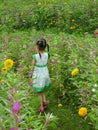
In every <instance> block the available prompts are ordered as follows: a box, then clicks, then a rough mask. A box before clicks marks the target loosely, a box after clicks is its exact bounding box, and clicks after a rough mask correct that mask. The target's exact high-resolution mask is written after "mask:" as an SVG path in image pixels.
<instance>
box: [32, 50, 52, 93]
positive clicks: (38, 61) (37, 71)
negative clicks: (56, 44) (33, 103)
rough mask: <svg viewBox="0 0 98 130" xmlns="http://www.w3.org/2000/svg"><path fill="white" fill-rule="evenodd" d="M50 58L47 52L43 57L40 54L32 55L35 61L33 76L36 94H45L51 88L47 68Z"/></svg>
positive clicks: (42, 54)
mask: <svg viewBox="0 0 98 130" xmlns="http://www.w3.org/2000/svg"><path fill="white" fill-rule="evenodd" d="M48 57H49V56H48V53H47V52H44V53H41V57H40V55H39V54H34V55H32V58H33V59H34V60H35V66H34V72H33V75H32V78H33V90H34V92H44V91H45V90H47V89H48V88H50V77H49V71H48V68H47V62H48Z"/></svg>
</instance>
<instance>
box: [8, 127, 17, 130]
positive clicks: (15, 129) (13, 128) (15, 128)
mask: <svg viewBox="0 0 98 130" xmlns="http://www.w3.org/2000/svg"><path fill="white" fill-rule="evenodd" d="M10 130H19V129H18V127H12V128H11V129H10Z"/></svg>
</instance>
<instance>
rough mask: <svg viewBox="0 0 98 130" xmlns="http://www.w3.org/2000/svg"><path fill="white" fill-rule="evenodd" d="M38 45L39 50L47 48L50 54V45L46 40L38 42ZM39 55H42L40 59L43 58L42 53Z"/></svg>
mask: <svg viewBox="0 0 98 130" xmlns="http://www.w3.org/2000/svg"><path fill="white" fill-rule="evenodd" d="M36 45H37V46H38V49H39V50H40V51H42V50H45V48H46V47H47V50H48V52H49V45H48V44H47V42H46V40H45V39H44V38H42V39H40V40H38V41H37V43H36ZM39 55H40V58H41V54H40V53H39ZM49 57H50V56H49Z"/></svg>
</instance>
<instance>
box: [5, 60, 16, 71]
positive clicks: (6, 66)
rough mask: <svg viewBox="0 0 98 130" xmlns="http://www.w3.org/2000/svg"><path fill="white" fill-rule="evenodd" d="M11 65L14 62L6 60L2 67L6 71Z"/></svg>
mask: <svg viewBox="0 0 98 130" xmlns="http://www.w3.org/2000/svg"><path fill="white" fill-rule="evenodd" d="M13 64H14V62H13V60H11V59H7V60H5V61H4V67H5V68H7V69H8V68H12V66H13Z"/></svg>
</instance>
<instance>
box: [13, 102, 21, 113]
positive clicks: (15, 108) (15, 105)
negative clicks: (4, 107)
mask: <svg viewBox="0 0 98 130" xmlns="http://www.w3.org/2000/svg"><path fill="white" fill-rule="evenodd" d="M20 107H21V105H20V103H19V102H16V103H14V104H13V111H14V112H19V110H20Z"/></svg>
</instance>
